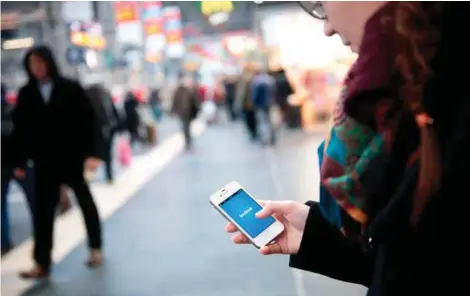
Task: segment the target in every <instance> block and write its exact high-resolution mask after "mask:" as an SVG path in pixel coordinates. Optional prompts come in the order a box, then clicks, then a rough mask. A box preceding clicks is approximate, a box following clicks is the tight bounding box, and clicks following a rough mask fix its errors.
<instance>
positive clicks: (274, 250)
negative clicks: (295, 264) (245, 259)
mask: <svg viewBox="0 0 470 296" xmlns="http://www.w3.org/2000/svg"><path fill="white" fill-rule="evenodd" d="M259 251H260V253H261V254H263V255H272V254H282V248H281V246H280V245H279V244H278V243H274V244H270V245H267V246H264V247H262V248H261V249H260V250H259Z"/></svg>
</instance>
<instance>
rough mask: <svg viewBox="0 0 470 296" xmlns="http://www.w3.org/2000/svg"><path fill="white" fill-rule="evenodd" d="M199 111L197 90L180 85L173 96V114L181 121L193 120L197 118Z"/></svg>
mask: <svg viewBox="0 0 470 296" xmlns="http://www.w3.org/2000/svg"><path fill="white" fill-rule="evenodd" d="M198 110H199V100H198V98H197V94H196V90H195V89H194V88H190V87H187V86H184V85H179V86H178V87H177V88H176V90H175V93H174V95H173V105H172V107H171V112H172V113H173V114H176V115H177V116H178V117H179V118H180V119H181V120H192V119H194V118H196V115H197V113H198Z"/></svg>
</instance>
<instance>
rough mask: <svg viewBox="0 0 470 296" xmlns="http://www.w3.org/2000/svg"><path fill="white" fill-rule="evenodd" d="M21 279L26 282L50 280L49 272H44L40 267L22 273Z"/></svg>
mask: <svg viewBox="0 0 470 296" xmlns="http://www.w3.org/2000/svg"><path fill="white" fill-rule="evenodd" d="M20 278H22V279H24V280H42V279H48V278H49V271H46V270H44V268H42V267H41V266H39V265H36V266H34V267H33V268H32V269H30V270H28V271H22V272H20Z"/></svg>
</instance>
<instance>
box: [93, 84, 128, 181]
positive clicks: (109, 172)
mask: <svg viewBox="0 0 470 296" xmlns="http://www.w3.org/2000/svg"><path fill="white" fill-rule="evenodd" d="M86 93H87V96H88V97H89V98H90V100H91V102H92V105H93V107H94V110H95V112H96V116H97V117H98V119H99V126H100V130H101V138H102V139H103V141H102V144H103V147H102V149H103V156H104V159H103V160H104V164H105V170H106V180H107V181H108V183H109V184H112V183H113V182H114V175H113V153H112V152H113V139H114V135H115V134H116V132H118V130H119V129H120V125H121V124H120V119H119V114H118V111H117V109H116V107H115V106H114V103H113V99H112V96H111V93H110V92H109V91H108V90H107V89H105V88H104V86H103V85H100V84H94V85H91V86H90V87H88V89H87V90H86Z"/></svg>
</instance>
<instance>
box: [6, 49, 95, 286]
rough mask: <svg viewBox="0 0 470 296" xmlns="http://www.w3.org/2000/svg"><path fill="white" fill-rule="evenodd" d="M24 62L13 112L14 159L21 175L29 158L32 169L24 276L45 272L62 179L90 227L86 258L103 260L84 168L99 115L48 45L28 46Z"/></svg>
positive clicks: (89, 165) (88, 166)
mask: <svg viewBox="0 0 470 296" xmlns="http://www.w3.org/2000/svg"><path fill="white" fill-rule="evenodd" d="M24 68H25V71H26V72H27V74H28V77H29V81H28V82H27V83H26V84H25V85H24V86H23V87H22V88H21V89H20V91H19V95H18V102H17V107H16V109H15V112H14V114H13V124H14V129H13V135H12V145H13V151H14V153H13V163H14V167H15V168H16V169H15V171H14V174H15V176H16V177H17V178H24V176H25V174H26V172H25V169H24V167H25V164H26V162H27V160H28V159H32V160H33V162H34V167H35V175H36V182H35V184H36V188H35V192H36V202H35V208H34V223H33V234H34V251H33V257H34V262H35V264H34V266H33V267H32V268H31V269H29V270H27V271H23V272H21V273H20V277H22V278H24V279H40V278H47V277H48V276H49V273H50V269H51V264H52V262H51V251H52V247H53V225H54V216H55V215H54V214H55V209H56V206H57V203H58V200H59V196H60V188H61V185H62V184H66V185H67V186H69V187H70V188H72V189H73V190H74V192H75V196H76V198H77V201H78V204H79V206H80V208H81V210H82V212H83V217H84V220H85V225H86V229H87V233H88V243H89V248H90V256H89V258H88V260H87V264H88V265H89V266H90V267H93V266H96V265H98V264H100V263H101V262H102V261H103V255H102V253H101V247H102V241H101V224H100V219H99V215H98V211H97V208H96V205H95V202H94V201H93V197H92V195H91V192H90V189H89V187H88V184H87V182H86V181H85V178H84V170H90V171H93V170H96V168H97V167H98V166H99V165H100V158H102V151H101V150H100V147H101V144H100V141H101V137H100V129H99V125H98V119H97V118H96V116H95V113H94V112H93V108H92V106H91V103H90V100H89V99H88V98H87V97H86V94H85V91H84V90H83V88H82V87H81V86H80V84H79V83H77V82H75V81H72V80H70V79H68V78H66V77H64V76H62V75H61V74H60V72H59V70H58V68H57V65H56V62H55V60H54V57H53V54H52V52H51V50H50V49H49V48H47V47H45V46H40V47H35V48H32V49H30V50H29V51H28V53H27V54H26V56H25V59H24Z"/></svg>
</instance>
